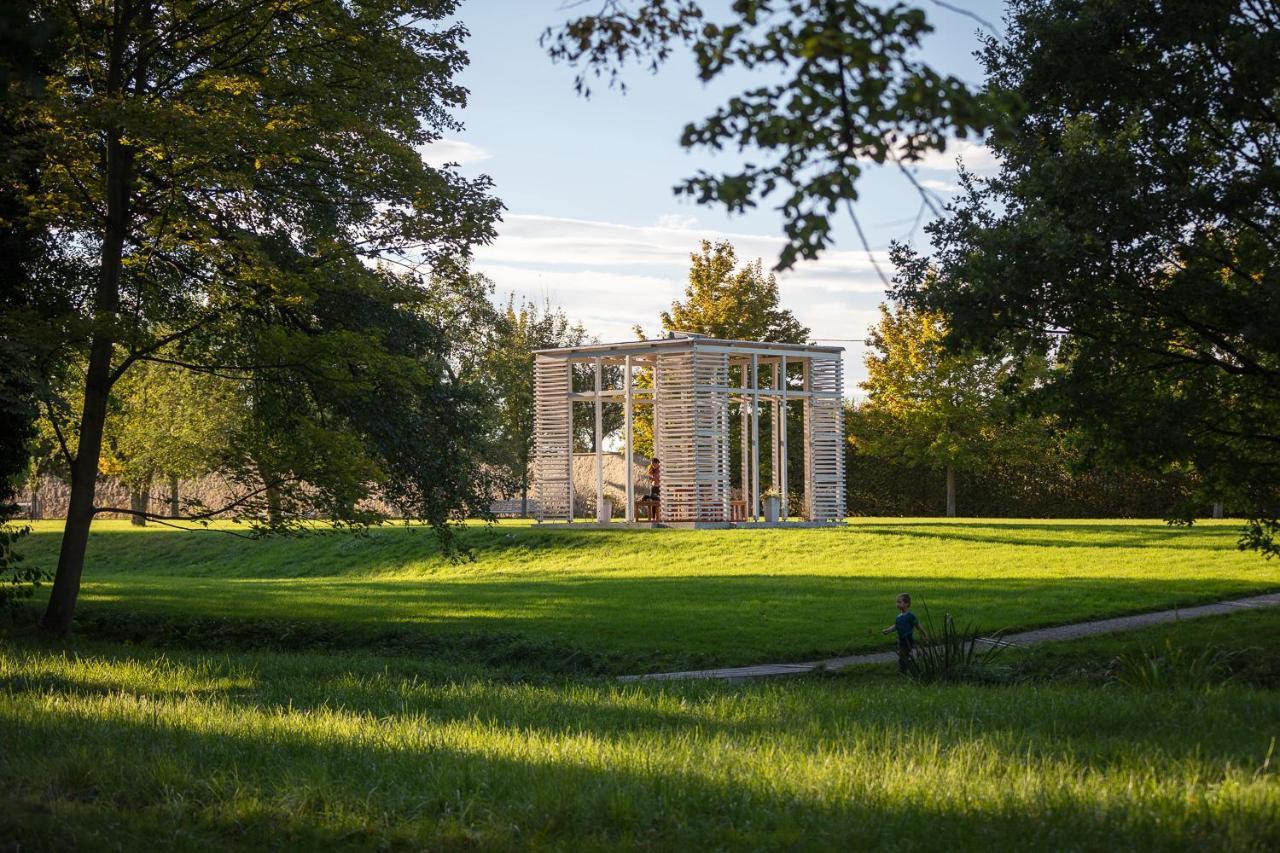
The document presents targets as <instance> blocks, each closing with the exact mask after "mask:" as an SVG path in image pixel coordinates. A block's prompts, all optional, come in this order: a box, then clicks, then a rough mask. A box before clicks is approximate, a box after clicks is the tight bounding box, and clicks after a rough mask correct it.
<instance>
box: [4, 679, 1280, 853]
mask: <svg viewBox="0 0 1280 853" xmlns="http://www.w3.org/2000/svg"><path fill="white" fill-rule="evenodd" d="M295 686H296V685H295ZM375 690H377V691H379V692H381V688H380V687H375ZM479 690H480V693H479V694H477V693H475V692H469V691H467V690H465V689H464V690H460V691H454V692H453V693H452V694H440V695H442V696H443V697H444V698H438V699H436V700H435V701H434V702H427V701H413V700H412V697H411V701H409V702H407V703H405V704H403V705H401V706H400V707H398V708H391V709H390V710H391V714H392V715H394V716H389V715H388V714H387V713H386V712H387V711H388V709H389V706H388V704H387V701H386V700H384V699H382V698H380V697H376V696H351V697H347V699H349V700H350V701H351V704H348V703H347V702H345V701H344V702H342V703H338V704H336V705H335V704H329V703H321V704H312V705H310V706H307V705H305V704H303V705H299V704H292V710H291V711H290V713H289V714H288V715H281V714H280V713H278V711H279V706H278V705H276V704H273V703H272V702H269V701H268V702H261V703H254V702H249V703H246V702H244V701H242V700H236V701H235V702H234V707H233V708H230V709H226V708H225V707H220V710H221V711H229V712H234V713H237V714H239V713H241V712H244V715H243V716H239V717H234V718H232V717H230V716H228V717H226V718H224V719H221V720H219V719H212V720H201V719H190V720H188V719H185V718H183V717H182V716H181V715H180V714H178V713H177V709H174V710H169V709H166V708H165V707H164V706H163V705H161V706H159V707H157V708H154V709H153V710H151V711H148V712H147V713H145V714H142V715H134V714H130V713H128V712H121V713H113V714H110V715H100V716H94V715H93V714H92V711H91V709H74V708H71V707H68V706H64V705H57V706H52V707H50V708H48V709H47V710H46V711H45V712H42V713H41V714H39V715H38V716H35V717H28V718H25V719H23V721H22V724H21V729H20V731H15V730H14V728H13V723H12V721H11V719H9V718H7V715H3V716H0V731H5V730H8V732H9V733H10V734H13V735H14V736H15V739H14V740H13V741H11V742H12V743H14V744H15V745H16V749H15V751H14V752H13V753H12V755H11V756H10V760H9V761H8V762H5V763H4V764H3V765H0V774H3V776H5V777H7V779H6V781H7V783H8V785H7V787H8V788H9V793H8V795H7V797H8V798H10V799H14V798H18V799H21V800H22V801H23V802H24V803H26V804H27V806H26V808H24V809H22V810H8V809H6V810H4V811H5V812H6V815H7V816H6V817H0V827H4V829H5V830H7V831H6V833H5V834H6V835H8V836H9V837H14V838H19V839H21V840H22V841H23V842H24V843H27V844H30V845H32V846H38V847H45V846H52V845H54V843H55V842H59V841H61V842H64V843H65V842H74V841H80V842H81V843H83V840H84V838H83V837H78V836H77V833H79V832H84V833H89V832H94V833H97V835H96V837H97V839H98V842H99V844H102V843H104V842H105V843H107V844H109V845H110V844H117V843H124V842H133V841H141V840H145V839H144V838H143V836H144V834H146V833H155V832H156V830H157V829H159V828H162V827H165V826H166V823H167V822H176V823H169V825H168V826H167V831H165V832H160V833H159V834H153V835H152V836H151V838H150V840H149V843H148V846H166V845H171V846H175V847H178V846H185V845H190V844H191V843H192V842H194V841H202V842H204V843H212V844H215V845H216V844H226V845H235V846H250V845H255V846H261V845H263V844H266V845H268V846H272V847H274V846H278V845H279V844H281V843H282V842H285V843H288V844H289V845H299V846H303V845H312V844H317V843H324V844H325V845H326V846H333V847H338V848H345V847H367V846H370V845H372V844H375V843H381V842H388V843H390V844H391V845H393V846H394V845H401V844H403V845H406V846H421V845H426V846H430V847H439V846H445V847H447V846H453V845H467V846H473V845H474V846H479V847H513V846H540V845H550V846H573V847H583V846H586V847H593V846H624V847H629V846H660V847H670V848H689V847H698V848H705V847H738V846H744V845H745V846H752V847H809V848H813V849H822V848H831V847H846V848H847V847H885V846H891V845H892V846H907V847H915V846H926V845H932V844H937V843H938V842H939V840H941V839H943V838H945V839H946V846H948V847H967V846H971V845H976V844H978V843H982V844H983V845H988V844H1010V845H1011V846H1012V847H1013V848H1016V849H1044V848H1049V849H1053V848H1056V847H1058V846H1060V845H1061V843H1062V841H1063V839H1067V838H1069V839H1071V846H1073V847H1076V848H1097V849H1115V848H1116V847H1117V846H1120V847H1122V848H1135V849H1149V848H1150V849H1168V848H1174V847H1180V846H1182V845H1184V844H1186V843H1187V839H1188V838H1189V837H1191V838H1206V837H1212V838H1217V839H1218V840H1219V841H1221V842H1229V841H1234V842H1236V844H1237V846H1239V842H1241V841H1242V840H1243V841H1253V842H1255V845H1253V846H1256V843H1257V842H1258V841H1260V840H1261V836H1256V835H1251V834H1250V833H1258V832H1264V831H1265V828H1266V827H1268V826H1270V827H1273V828H1274V822H1273V818H1274V815H1271V814H1270V812H1269V803H1268V802H1267V800H1266V798H1264V797H1252V798H1248V797H1244V798H1239V799H1236V800H1235V801H1233V802H1232V803H1231V807H1230V808H1223V809H1212V808H1199V807H1192V806H1189V805H1187V802H1188V800H1186V799H1185V798H1179V796H1178V795H1177V794H1176V793H1173V794H1171V795H1170V796H1169V797H1168V798H1167V799H1166V800H1165V801H1164V806H1163V808H1158V807H1153V803H1152V802H1150V801H1149V800H1145V799H1144V800H1142V806H1143V807H1142V808H1131V806H1133V805H1135V804H1136V802H1137V801H1136V800H1134V801H1133V802H1131V801H1130V798H1129V797H1126V796H1125V795H1123V794H1122V793H1121V794H1118V793H1117V791H1116V790H1115V789H1111V790H1108V791H1105V792H1103V793H1101V794H1099V795H1098V796H1096V797H1094V796H1090V795H1089V793H1088V792H1089V790H1090V789H1089V787H1088V785H1087V784H1085V785H1082V786H1072V785H1070V784H1069V783H1065V784H1064V785H1063V787H1064V788H1066V789H1068V790H1066V791H1064V790H1062V789H1055V788H1054V785H1053V778H1049V779H1047V781H1046V788H1045V789H1044V790H1043V791H1040V792H1039V794H1038V795H1037V793H1036V792H1035V791H1031V792H1028V793H1027V794H1026V795H1025V796H1024V795H1022V792H1021V791H1020V786H1019V785H1008V784H1001V780H1002V779H1003V780H1004V781H1005V782H1008V781H1010V780H1012V779H1014V778H1017V779H1020V780H1022V784H1023V785H1026V784H1028V780H1036V779H1037V778H1038V777H1037V773H1041V772H1042V773H1044V774H1045V775H1046V776H1047V777H1054V776H1055V775H1056V776H1057V777H1059V778H1063V779H1067V778H1081V777H1083V778H1085V779H1086V780H1088V779H1089V778H1090V777H1094V776H1095V775H1096V774H1102V773H1106V772H1107V771H1109V770H1113V769H1114V770H1116V771H1117V772H1121V773H1131V772H1132V767H1133V759H1134V755H1135V754H1136V753H1138V752H1140V751H1141V750H1142V749H1144V748H1147V749H1150V750H1151V752H1152V756H1153V757H1152V760H1151V762H1150V763H1149V764H1148V765H1147V769H1146V772H1148V773H1151V774H1157V773H1159V771H1158V770H1157V767H1158V766H1159V765H1160V764H1161V762H1178V761H1184V760H1192V761H1195V762H1197V766H1198V767H1202V768H1204V770H1203V772H1204V773H1205V775H1206V776H1207V777H1214V778H1216V774H1219V773H1221V772H1223V771H1224V770H1225V768H1227V767H1229V766H1231V765H1232V764H1233V763H1234V764H1236V765H1237V766H1239V764H1240V763H1243V762H1245V761H1248V760H1251V759H1252V758H1255V757H1256V756H1253V754H1252V752H1251V751H1249V749H1248V748H1247V747H1246V746H1244V745H1242V744H1244V742H1245V741H1248V740H1250V738H1245V737H1241V735H1242V734H1243V732H1241V731H1239V730H1234V731H1232V732H1231V735H1232V736H1233V739H1232V740H1231V741H1230V743H1231V744H1234V746H1224V745H1223V744H1224V743H1226V741H1224V740H1223V739H1222V738H1206V739H1205V741H1204V743H1196V742H1195V738H1184V739H1180V740H1178V741H1177V742H1176V743H1173V744H1171V743H1169V742H1168V739H1167V738H1162V737H1161V736H1160V732H1159V729H1158V727H1157V726H1155V725H1154V723H1158V722H1159V721H1160V720H1161V719H1164V718H1166V717H1173V716H1176V715H1179V714H1180V715H1183V718H1184V719H1183V720H1182V725H1184V726H1195V724H1196V721H1198V720H1199V721H1201V722H1203V723H1204V724H1207V725H1213V726H1219V727H1221V726H1224V725H1229V724H1232V723H1236V722H1240V723H1242V724H1243V725H1244V727H1245V729H1246V730H1247V732H1248V733H1249V734H1250V735H1257V737H1258V738H1260V737H1261V736H1262V734H1263V733H1264V732H1263V731H1262V727H1260V724H1259V722H1258V716H1257V711H1258V709H1256V708H1252V707H1251V708H1250V709H1246V710H1247V711H1248V713H1246V712H1243V711H1242V712H1241V714H1239V715H1238V719H1237V718H1236V717H1232V715H1231V713H1226V714H1225V715H1223V714H1207V712H1206V711H1205V706H1204V705H1203V703H1198V702H1196V701H1190V700H1188V701H1186V702H1173V703H1163V704H1160V706H1159V708H1158V713H1155V714H1152V712H1151V710H1150V707H1144V703H1142V702H1133V701H1128V702H1127V703H1126V702H1121V701H1118V700H1114V701H1113V700H1110V699H1106V698H1103V699H1102V704H1103V705H1105V706H1106V707H1107V708H1109V709H1110V708H1113V709H1115V710H1117V712H1118V713H1119V717H1118V718H1116V719H1113V720H1111V723H1110V730H1109V731H1103V732H1099V730H1098V726H1097V720H1098V716H1099V715H1098V713H1096V711H1097V709H1096V705H1097V703H1098V699H1099V697H1100V696H1101V694H1098V693H1097V691H1094V692H1093V693H1086V694H1082V695H1081V696H1079V697H1078V698H1076V699H1075V700H1072V701H1067V697H1065V696H1064V695H1063V694H1053V695H1048V694H1046V695H1041V696H1035V695H1033V696H1032V697H1031V699H1030V700H1028V699H1027V698H1026V697H1025V696H1021V697H1020V700H1019V701H1018V702H1011V703H1007V704H1005V705H1002V704H1001V703H999V702H998V701H994V702H993V701H986V702H982V703H977V702H976V701H974V702H971V701H970V700H969V698H967V697H970V696H971V695H972V693H971V691H964V690H955V689H953V690H950V691H947V692H945V693H943V694H941V695H942V696H943V697H944V699H949V700H950V702H949V703H948V702H945V701H944V702H942V703H935V704H933V705H931V706H929V708H928V709H927V713H921V712H920V711H919V709H917V708H912V707H905V706H903V705H901V704H897V703H895V702H893V701H887V702H880V703H879V704H876V705H874V706H870V707H869V705H868V702H867V701H866V698H865V697H859V696H857V695H856V694H853V693H849V694H848V695H847V701H844V702H836V703H828V704H827V705H824V710H823V711H822V712H821V713H814V712H813V711H811V710H808V709H807V706H806V705H805V704H804V703H785V704H783V705H782V706H780V707H781V708H782V709H783V710H784V711H786V712H787V713H788V717H787V719H785V720H784V719H779V718H777V717H771V718H768V719H757V720H752V719H750V717H749V715H748V716H747V718H746V719H738V720H716V719H712V718H709V717H708V715H707V714H705V713H704V714H701V715H700V714H699V713H698V712H699V710H700V709H704V706H702V705H700V704H699V697H700V696H711V695H720V696H723V694H724V690H723V689H703V690H701V691H700V690H688V689H683V690H677V689H675V688H669V687H660V688H631V689H628V690H626V691H612V692H609V693H606V694H603V696H600V697H598V698H604V699H608V698H609V697H615V698H617V699H619V701H620V702H623V704H620V706H619V707H615V708H610V707H608V706H605V707H601V706H600V704H599V702H597V701H594V700H593V699H592V696H595V695H596V694H588V695H586V696H584V697H582V698H580V699H578V700H574V701H564V700H563V699H559V698H556V694H555V691H551V690H548V691H543V692H542V693H540V694H531V693H530V692H529V691H527V690H509V689H508V690H505V691H504V690H503V689H494V688H484V687H481V688H479ZM485 690H492V691H493V692H492V693H490V694H485V693H484V691H485ZM636 695H639V696H649V697H659V698H661V697H663V696H678V697H683V698H685V699H686V700H688V701H689V702H690V703H691V704H690V708H691V710H690V711H689V712H687V713H686V712H672V711H663V712H660V713H646V712H644V711H643V710H642V709H641V708H639V707H637V703H630V704H625V702H624V700H626V698H627V697H629V696H636ZM690 697H691V698H690ZM996 698H997V699H998V697H996ZM899 701H900V702H906V701H909V697H907V696H905V695H903V696H901V697H899ZM1249 701H1250V702H1251V703H1253V704H1257V702H1258V701H1261V700H1258V699H1257V698H1256V697H1254V698H1253V699H1250V700H1249ZM1108 703H1110V704H1108ZM979 704H980V707H978V705H979ZM1271 704H1272V705H1274V701H1272V702H1271ZM1226 707H1227V708H1230V703H1226ZM1090 708H1092V709H1093V710H1092V712H1091V713H1085V709H1090ZM353 715H354V716H353ZM797 715H798V716H799V719H797V718H796V716H797ZM1187 718H1189V719H1187ZM1047 720H1053V721H1054V722H1053V725H1046V724H1045V721H1047ZM1249 720H1251V721H1252V722H1247V721H1249ZM19 734H20V737H17V736H18V735H19ZM690 739H692V740H693V742H694V743H696V744H700V745H701V749H697V748H695V749H693V750H692V751H691V750H690V747H689V743H690ZM1253 739H1257V738H1253ZM797 743H800V744H807V745H808V746H807V747H805V746H797ZM930 745H932V746H930ZM930 750H932V752H930ZM788 751H790V752H791V753H792V754H791V755H790V756H789V757H787V756H786V753H787V752H788ZM780 754H781V755H780ZM950 754H955V755H958V756H966V755H967V756H970V758H971V760H972V762H973V763H972V766H971V767H970V769H969V771H968V773H970V774H972V775H971V776H965V775H960V776H956V775H954V774H955V773H956V772H960V773H962V774H963V773H964V771H963V770H961V769H960V768H961V767H962V766H964V765H965V759H964V758H960V759H958V761H957V762H956V763H955V764H954V766H953V764H952V763H950V762H949V759H948V756H949V755H950ZM761 755H773V756H775V758H774V759H772V760H770V759H766V760H764V762H763V767H765V768H768V770H769V771H771V772H772V773H776V775H761V774H760V772H759V771H760V769H761V767H762V765H760V764H757V763H754V762H755V761H756V760H757V759H758V758H759V756H761ZM646 756H647V757H646ZM771 761H781V762H783V764H785V765H786V766H785V767H783V766H782V765H781V764H780V765H778V766H774V765H773V764H772V763H771ZM900 761H910V762H911V765H912V767H913V770H912V778H911V779H909V780H897V781H895V777H898V776H900V775H901V774H902V773H904V772H906V771H904V770H900V769H898V770H895V766H896V763H897V762H900ZM868 762H869V764H868ZM824 768H826V769H824ZM948 768H950V769H948ZM980 768H985V770H984V769H980ZM934 774H937V775H936V778H935V777H934ZM983 774H989V775H990V777H991V778H989V779H988V778H986V777H985V776H984V775H983ZM1006 776H1007V777H1008V778H1005V777H1006ZM1166 784H1167V780H1166ZM1206 784H1207V783H1206ZM1135 796H1136V795H1135ZM1038 797H1039V798H1042V799H1038ZM35 802H38V803H40V805H41V808H42V809H43V811H38V810H36V809H34V808H32V807H31V804H32V803H35ZM1170 810H1171V811H1172V812H1176V814H1177V818H1174V819H1171V814H1170ZM42 814H47V815H48V816H49V817H48V819H43V818H42ZM1179 818H1180V819H1179ZM6 825H7V826H6ZM176 825H181V826H183V827H184V832H182V833H174V831H173V829H174V826H176ZM1272 831H1274V830H1272ZM1241 833H1244V835H1243V836H1242V835H1241ZM71 846H77V845H75V844H72V845H71ZM130 846H131V845H130ZM197 846H198V845H197ZM1227 846H1230V845H1227ZM1244 846H1251V845H1248V844H1246V845H1244ZM1263 846H1265V845H1263ZM64 849H65V848H64Z"/></svg>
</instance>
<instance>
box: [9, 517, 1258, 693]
mask: <svg viewBox="0 0 1280 853" xmlns="http://www.w3.org/2000/svg"><path fill="white" fill-rule="evenodd" d="M1237 531H1238V527H1237V525H1235V524H1232V523H1229V522H1228V523H1225V524H1200V525H1197V526H1196V527H1194V528H1191V529H1181V528H1170V527H1167V526H1166V525H1164V524H1162V523H1160V522H1129V521H1101V522H1074V521H1073V522H1039V521H1036V522H1029V521H957V522H940V521H936V520H935V521H923V520H859V521H855V522H854V523H853V524H852V525H850V526H849V527H848V528H845V529H836V530H759V531H744V530H735V531H595V530H580V531H565V530H545V529H536V528H532V527H530V526H528V525H527V524H522V523H518V522H517V523H504V524H502V525H501V526H499V527H496V528H484V527H476V528H474V529H471V530H469V531H468V533H467V535H466V539H467V541H468V543H469V544H470V545H471V546H472V547H473V548H474V549H475V554H476V557H477V559H476V561H475V562H470V563H464V564H460V565H457V564H452V563H450V562H449V561H447V560H445V559H443V558H442V557H441V556H440V555H439V553H438V551H437V548H436V544H435V542H434V540H433V538H432V536H431V535H430V534H429V533H428V532H426V531H423V530H405V529H402V528H397V529H386V530H379V531H374V532H373V533H372V534H371V535H370V536H368V537H364V538H357V537H353V536H349V535H334V536H316V537H310V538H305V539H302V540H276V541H264V542H257V541H246V540H242V539H238V538H234V537H231V536H224V535H219V534H216V533H181V532H173V531H168V530H164V529H162V528H148V529H145V530H137V529H135V528H130V527H129V526H128V525H127V524H125V523H123V522H102V523H100V524H99V525H97V526H96V532H95V533H94V535H93V538H92V541H91V543H90V550H89V568H88V570H87V571H86V574H85V586H84V594H83V599H82V600H83V602H84V604H85V609H86V612H87V613H89V614H98V615H102V614H106V615H109V616H110V615H120V614H124V613H129V614H133V618H134V619H135V621H136V620H137V619H139V618H140V619H141V620H142V621H143V626H142V628H141V629H139V630H141V631H142V632H144V633H145V631H146V622H147V620H150V619H179V620H181V619H185V618H189V617H191V616H192V615H193V614H200V615H202V616H207V617H226V618H229V619H233V620H241V619H260V620H268V621H271V620H284V621H287V622H289V623H291V624H292V625H302V626H305V625H306V624H308V623H311V624H315V625H320V624H323V625H325V626H328V628H327V629H326V630H328V629H330V628H332V629H334V630H340V631H342V632H346V633H347V634H350V635H357V634H365V635H378V634H385V633H387V632H399V633H400V634H405V633H406V632H407V633H409V634H414V635H426V636H457V635H504V636H515V637H522V638H532V639H535V640H536V641H537V642H541V643H547V644H553V645H555V646H556V647H558V648H562V649H563V648H569V649H576V650H580V651H588V652H598V653H600V654H601V655H603V656H604V658H602V659H601V661H600V662H599V663H598V665H597V666H596V668H597V669H599V670H602V671H619V670H622V669H629V668H639V669H658V668H662V667H674V666H686V665H688V666H693V665H708V664H713V663H715V664H741V663H751V662H759V661H765V660H775V659H776V660H788V659H790V660H795V659H803V658H806V657H810V656H815V655H826V654H838V653H846V652H851V651H858V650H868V649H876V648H880V647H882V646H883V642H884V641H883V640H882V639H881V638H879V635H878V634H876V635H873V634H872V633H871V632H872V630H873V629H874V628H877V627H879V626H881V625H883V624H887V623H888V621H889V620H890V619H891V617H892V615H893V613H894V610H893V600H894V597H895V596H896V595H897V594H898V593H899V592H902V591H909V592H911V593H912V594H913V595H915V596H916V599H917V602H922V603H925V604H928V605H929V606H930V608H931V609H932V610H933V612H934V613H935V614H939V613H940V612H941V611H943V610H951V611H953V612H955V613H956V614H957V615H958V616H959V618H961V619H962V620H964V621H967V620H973V621H974V622H976V623H977V624H978V625H980V626H981V627H983V628H985V629H996V628H1004V629H1019V628H1028V627H1033V626H1038V625H1046V624H1056V623H1062V622H1070V621H1076V620H1080V619H1087V618H1092V617H1098V616H1105V615H1114V614H1118V613H1125V612H1133V611H1141V610H1151V609H1158V608H1163V607H1168V606H1172V605H1175V604H1176V605H1186V604H1191V603H1196V602H1202V601H1207V600H1213V599H1217V598H1221V597H1225V596H1231V595H1240V594H1245V593H1249V592H1254V591H1258V590H1266V589H1275V588H1278V587H1280V566H1277V565H1276V564H1274V563H1267V562H1265V561H1263V560H1260V559H1258V557H1257V556H1256V555H1253V554H1247V553H1240V552H1238V551H1236V550H1235V548H1234V543H1235V537H1236V535H1237ZM57 539H58V527H57V526H56V525H55V524H52V523H45V524H42V525H38V526H37V529H36V533H35V535H34V536H33V540H32V544H31V547H30V548H29V551H30V552H31V559H32V560H33V561H35V562H36V563H37V564H44V565H51V564H52V563H53V562H54V557H55V554H56V547H57ZM334 626H337V627H334ZM341 644H342V643H341V642H339V645H341Z"/></svg>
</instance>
